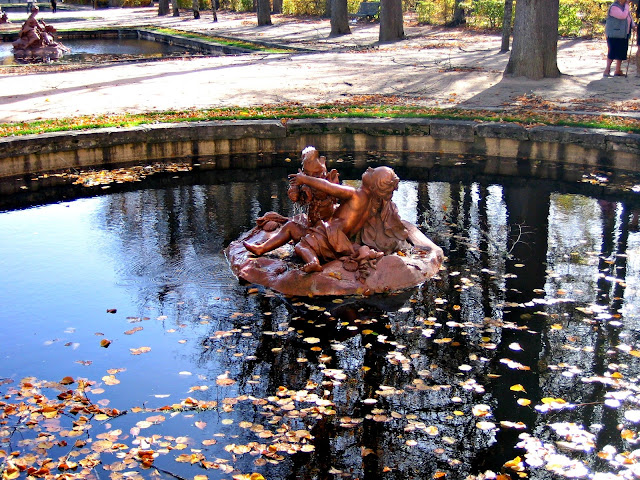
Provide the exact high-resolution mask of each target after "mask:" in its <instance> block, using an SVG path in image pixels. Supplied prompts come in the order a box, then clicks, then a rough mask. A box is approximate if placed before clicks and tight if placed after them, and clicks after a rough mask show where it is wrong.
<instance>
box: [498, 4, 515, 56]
mask: <svg viewBox="0 0 640 480" xmlns="http://www.w3.org/2000/svg"><path fill="white" fill-rule="evenodd" d="M512 16H513V0H504V16H503V17H502V45H501V46H500V52H501V53H504V52H508V51H509V40H510V39H511V17H512Z"/></svg>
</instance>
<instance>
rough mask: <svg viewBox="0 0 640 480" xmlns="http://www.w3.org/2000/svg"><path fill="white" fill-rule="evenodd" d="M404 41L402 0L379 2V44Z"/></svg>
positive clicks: (382, 0)
mask: <svg viewBox="0 0 640 480" xmlns="http://www.w3.org/2000/svg"><path fill="white" fill-rule="evenodd" d="M402 39H404V24H403V18H402V0H381V1H380V37H379V40H380V41H381V42H395V41H397V40H402Z"/></svg>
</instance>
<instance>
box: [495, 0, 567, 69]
mask: <svg viewBox="0 0 640 480" xmlns="http://www.w3.org/2000/svg"><path fill="white" fill-rule="evenodd" d="M558 8H559V0H518V3H517V5H516V21H515V25H514V27H513V49H512V50H511V55H510V57H509V63H508V64H507V68H506V70H505V72H504V73H505V74H512V75H514V76H516V77H527V78H531V79H533V80H539V79H541V78H555V77H559V76H560V71H559V70H558Z"/></svg>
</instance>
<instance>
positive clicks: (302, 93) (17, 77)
mask: <svg viewBox="0 0 640 480" xmlns="http://www.w3.org/2000/svg"><path fill="white" fill-rule="evenodd" d="M40 17H41V18H42V19H43V20H45V21H47V22H49V23H51V24H53V25H54V26H55V27H56V28H58V29H61V30H62V29H67V28H97V27H107V26H143V25H158V26H166V27H171V28H177V29H181V30H188V31H197V32H203V33H209V34H216V35H223V36H227V37H234V38H241V39H250V40H260V41H263V42H268V43H272V44H277V45H283V46H293V47H298V48H304V49H308V50H309V52H308V53H292V54H270V55H265V54H252V55H241V56H224V57H208V58H203V57H198V58H185V59H172V60H164V61H150V62H142V63H123V64H116V65H110V66H101V67H97V68H90V69H83V70H76V71H58V72H54V71H48V72H38V73H27V74H25V73H22V74H20V73H16V72H15V70H16V69H9V68H6V67H2V68H0V95H1V96H0V122H19V121H31V120H36V119H49V118H59V117H70V116H77V115H86V114H101V113H124V112H129V113H134V112H148V111H158V110H168V109H189V108H206V107H224V106H251V105H264V104H280V103H284V102H298V103H302V104H318V103H327V102H336V101H341V100H349V101H353V100H354V99H355V100H357V97H358V96H362V95H385V96H394V97H397V98H398V99H400V101H403V102H408V103H410V104H415V105H428V106H441V107H451V106H457V107H463V108H494V109H507V110H508V109H511V108H522V107H523V106H524V107H525V108H551V109H555V110H565V111H578V112H582V111H588V112H594V113H620V112H624V114H626V115H631V116H636V111H637V110H639V109H640V77H638V76H637V72H636V67H635V64H634V61H632V62H630V63H631V64H630V66H629V69H628V76H627V77H615V78H614V77H609V78H603V76H602V72H603V70H604V63H605V55H606V45H605V42H604V40H603V39H593V40H588V39H563V40H560V42H559V44H558V66H559V68H560V71H561V72H562V73H563V75H562V76H561V77H560V78H557V79H545V80H540V81H532V80H527V79H524V78H512V77H505V76H503V74H502V72H503V71H504V68H505V66H506V63H507V60H508V54H503V53H500V52H499V48H500V36H499V35H497V34H496V35H493V34H483V33H477V32H471V31H468V30H460V29H453V30H451V29H442V28H438V27H431V26H419V25H417V24H415V22H412V21H411V19H410V18H408V19H407V21H406V22H405V34H406V37H407V38H406V39H405V40H403V41H400V42H396V43H392V44H379V43H378V41H377V40H378V28H379V25H378V24H377V23H357V24H354V25H352V34H351V35H347V36H342V37H338V38H330V37H329V32H330V24H329V21H328V20H326V19H299V18H291V17H286V16H280V15H277V16H273V17H272V20H273V25H272V26H266V27H258V26H257V22H256V18H255V15H254V14H236V13H229V12H219V15H218V19H219V21H218V22H217V23H214V22H212V16H211V12H203V15H202V17H201V18H200V19H199V20H194V19H193V18H192V16H191V15H190V12H183V13H182V14H181V16H180V17H173V16H166V17H158V16H157V10H156V9H155V8H151V7H149V8H129V9H113V8H112V9H105V10H91V9H83V10H59V11H58V12H57V13H55V14H53V13H51V12H42V13H41V14H40ZM9 18H10V20H11V21H12V25H9V26H6V25H5V26H3V27H2V30H5V31H6V30H7V29H17V28H19V27H20V25H21V24H22V22H23V21H24V19H26V14H23V13H13V14H12V13H10V14H9ZM626 67H627V64H626V63H625V64H624V66H623V69H626Z"/></svg>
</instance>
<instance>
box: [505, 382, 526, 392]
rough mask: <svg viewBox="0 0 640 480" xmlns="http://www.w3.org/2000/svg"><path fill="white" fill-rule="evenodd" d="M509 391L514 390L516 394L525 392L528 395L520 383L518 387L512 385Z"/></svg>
mask: <svg viewBox="0 0 640 480" xmlns="http://www.w3.org/2000/svg"><path fill="white" fill-rule="evenodd" d="M509 390H512V391H514V392H525V393H526V390H525V389H524V387H523V386H522V385H520V384H519V383H517V384H516V385H511V387H510V388H509Z"/></svg>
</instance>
